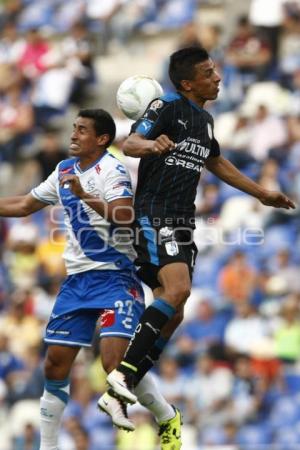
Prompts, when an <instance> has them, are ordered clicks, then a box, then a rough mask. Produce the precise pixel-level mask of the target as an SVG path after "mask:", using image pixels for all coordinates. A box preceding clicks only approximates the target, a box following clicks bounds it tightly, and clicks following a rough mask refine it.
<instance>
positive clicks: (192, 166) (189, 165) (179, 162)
mask: <svg viewBox="0 0 300 450" xmlns="http://www.w3.org/2000/svg"><path fill="white" fill-rule="evenodd" d="M165 164H167V166H181V167H184V168H185V169H189V170H195V171H196V172H198V173H201V171H202V169H203V165H201V164H197V163H193V162H192V161H185V160H184V159H181V158H177V157H175V156H168V157H167V158H166V159H165Z"/></svg>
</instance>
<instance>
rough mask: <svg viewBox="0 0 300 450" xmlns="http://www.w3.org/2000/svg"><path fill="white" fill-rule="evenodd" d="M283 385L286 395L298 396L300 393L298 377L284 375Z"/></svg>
mask: <svg viewBox="0 0 300 450" xmlns="http://www.w3.org/2000/svg"><path fill="white" fill-rule="evenodd" d="M284 383H285V387H286V389H287V392H288V394H298V393H299V392H300V375H297V374H286V375H284Z"/></svg>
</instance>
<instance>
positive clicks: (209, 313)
mask: <svg viewBox="0 0 300 450" xmlns="http://www.w3.org/2000/svg"><path fill="white" fill-rule="evenodd" d="M213 315H214V309H213V307H212V305H211V303H210V302H209V300H201V301H200V303H199V305H198V307H197V317H198V318H199V319H200V320H203V321H204V322H205V321H209V320H210V319H211V318H212V317H213Z"/></svg>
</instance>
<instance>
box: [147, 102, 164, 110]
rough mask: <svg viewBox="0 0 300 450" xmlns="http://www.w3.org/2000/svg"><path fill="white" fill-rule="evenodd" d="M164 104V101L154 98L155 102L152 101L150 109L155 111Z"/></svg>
mask: <svg viewBox="0 0 300 450" xmlns="http://www.w3.org/2000/svg"><path fill="white" fill-rule="evenodd" d="M163 106H164V102H163V101H162V100H154V102H152V103H151V105H150V109H152V110H153V111H157V110H158V109H160V108H162V107H163Z"/></svg>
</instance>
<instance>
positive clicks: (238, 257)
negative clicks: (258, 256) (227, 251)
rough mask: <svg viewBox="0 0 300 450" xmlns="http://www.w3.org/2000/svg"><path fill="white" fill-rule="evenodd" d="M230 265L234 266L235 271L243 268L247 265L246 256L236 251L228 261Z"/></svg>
mask: <svg viewBox="0 0 300 450" xmlns="http://www.w3.org/2000/svg"><path fill="white" fill-rule="evenodd" d="M230 264H232V265H233V266H235V267H236V268H237V269H241V268H243V267H245V266H246V265H247V259H246V255H245V254H244V253H243V252H241V251H239V250H238V251H236V252H235V253H234V254H233V255H232V257H231V259H230Z"/></svg>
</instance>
